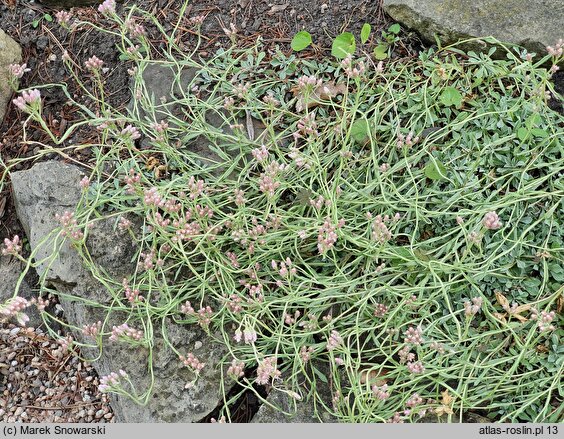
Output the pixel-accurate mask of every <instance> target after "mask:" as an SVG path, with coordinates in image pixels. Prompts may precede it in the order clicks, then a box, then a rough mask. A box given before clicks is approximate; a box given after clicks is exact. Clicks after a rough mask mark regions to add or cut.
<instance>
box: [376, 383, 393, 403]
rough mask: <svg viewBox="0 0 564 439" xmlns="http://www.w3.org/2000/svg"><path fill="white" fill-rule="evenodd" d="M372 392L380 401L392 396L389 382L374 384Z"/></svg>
mask: <svg viewBox="0 0 564 439" xmlns="http://www.w3.org/2000/svg"><path fill="white" fill-rule="evenodd" d="M372 393H373V394H374V396H375V397H376V398H377V399H379V400H380V401H385V400H386V399H388V398H389V397H390V392H389V391H388V385H387V384H383V385H381V386H377V385H373V386H372Z"/></svg>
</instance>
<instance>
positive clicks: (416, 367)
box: [407, 361, 425, 374]
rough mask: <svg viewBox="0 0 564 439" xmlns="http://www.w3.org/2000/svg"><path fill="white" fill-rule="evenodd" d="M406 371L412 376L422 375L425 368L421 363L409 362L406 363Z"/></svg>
mask: <svg viewBox="0 0 564 439" xmlns="http://www.w3.org/2000/svg"><path fill="white" fill-rule="evenodd" d="M407 370H409V371H410V372H411V373H413V374H417V373H423V372H425V366H423V363H422V362H421V361H417V362H412V361H409V362H408V363H407Z"/></svg>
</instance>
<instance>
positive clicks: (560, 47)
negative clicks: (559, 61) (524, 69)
mask: <svg viewBox="0 0 564 439" xmlns="http://www.w3.org/2000/svg"><path fill="white" fill-rule="evenodd" d="M546 51H547V52H548V54H549V55H550V56H556V57H558V56H562V53H563V51H564V40H562V38H560V39H559V40H558V42H557V43H556V44H555V45H554V47H552V46H546Z"/></svg>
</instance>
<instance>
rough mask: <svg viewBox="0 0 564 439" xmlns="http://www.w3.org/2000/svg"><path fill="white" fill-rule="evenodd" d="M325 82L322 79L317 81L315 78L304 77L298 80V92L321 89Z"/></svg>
mask: <svg viewBox="0 0 564 439" xmlns="http://www.w3.org/2000/svg"><path fill="white" fill-rule="evenodd" d="M322 84H323V81H322V80H321V79H317V78H316V77H315V76H313V75H311V76H307V75H303V76H300V77H299V78H298V90H300V91H309V92H311V91H313V90H315V89H316V88H317V87H321V85H322Z"/></svg>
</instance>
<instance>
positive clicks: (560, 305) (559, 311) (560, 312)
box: [556, 294, 564, 314]
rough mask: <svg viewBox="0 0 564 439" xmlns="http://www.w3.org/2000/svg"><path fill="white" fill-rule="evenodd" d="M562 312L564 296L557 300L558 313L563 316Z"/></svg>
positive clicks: (561, 295)
mask: <svg viewBox="0 0 564 439" xmlns="http://www.w3.org/2000/svg"><path fill="white" fill-rule="evenodd" d="M562 310H564V294H560V296H558V299H556V312H557V313H558V314H562Z"/></svg>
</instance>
